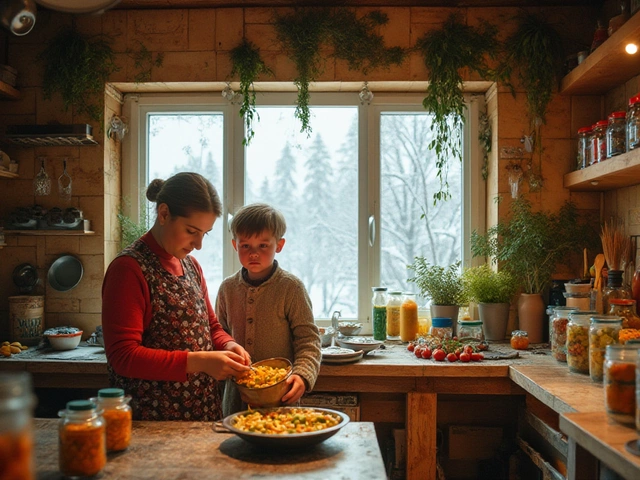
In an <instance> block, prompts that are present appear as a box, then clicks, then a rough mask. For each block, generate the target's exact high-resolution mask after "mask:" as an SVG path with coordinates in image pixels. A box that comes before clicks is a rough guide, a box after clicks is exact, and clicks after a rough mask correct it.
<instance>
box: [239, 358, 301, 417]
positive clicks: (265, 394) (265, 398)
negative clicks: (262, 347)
mask: <svg viewBox="0 0 640 480" xmlns="http://www.w3.org/2000/svg"><path fill="white" fill-rule="evenodd" d="M252 367H253V368H252V369H251V370H249V371H247V372H246V373H245V374H243V375H242V376H239V377H237V378H235V379H234V381H235V383H236V385H237V387H238V391H239V392H240V398H241V399H242V401H243V402H245V403H246V404H247V405H250V406H252V407H277V406H279V405H281V404H282V402H281V401H280V400H281V399H282V397H283V396H284V395H285V394H286V393H287V392H288V391H289V389H290V386H289V385H288V384H287V383H286V380H287V378H289V376H290V375H291V371H292V368H293V367H292V365H291V362H290V361H289V360H288V359H286V358H279V357H275V358H268V359H266V360H261V361H259V362H255V363H254V364H253V365H252Z"/></svg>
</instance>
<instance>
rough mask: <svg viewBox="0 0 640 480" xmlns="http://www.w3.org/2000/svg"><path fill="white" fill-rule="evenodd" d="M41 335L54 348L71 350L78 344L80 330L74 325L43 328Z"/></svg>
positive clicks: (80, 336)
mask: <svg viewBox="0 0 640 480" xmlns="http://www.w3.org/2000/svg"><path fill="white" fill-rule="evenodd" d="M43 335H44V337H45V338H46V339H47V340H48V341H49V344H50V345H51V348H53V349H54V350H73V349H74V348H76V347H77V346H78V345H79V344H80V339H81V338H82V330H80V329H79V328H76V327H55V328H49V329H47V330H45V332H44V334H43Z"/></svg>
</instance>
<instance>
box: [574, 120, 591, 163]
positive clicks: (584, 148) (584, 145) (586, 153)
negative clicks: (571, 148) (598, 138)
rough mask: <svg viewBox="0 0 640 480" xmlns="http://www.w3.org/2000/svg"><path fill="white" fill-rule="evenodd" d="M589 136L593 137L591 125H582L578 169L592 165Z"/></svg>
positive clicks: (579, 138) (579, 136) (579, 135)
mask: <svg viewBox="0 0 640 480" xmlns="http://www.w3.org/2000/svg"><path fill="white" fill-rule="evenodd" d="M589 137H591V127H582V128H580V129H579V130H578V158H577V163H576V170H581V169H583V168H587V167H588V166H589V165H591V148H590V145H589Z"/></svg>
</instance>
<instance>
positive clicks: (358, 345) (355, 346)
mask: <svg viewBox="0 0 640 480" xmlns="http://www.w3.org/2000/svg"><path fill="white" fill-rule="evenodd" d="M336 342H338V345H340V346H341V347H344V348H350V349H352V350H362V351H363V352H364V354H365V355H366V354H367V353H369V352H372V351H373V350H376V349H378V348H380V345H382V344H383V343H384V342H382V341H381V340H374V339H372V338H366V337H349V338H337V339H336Z"/></svg>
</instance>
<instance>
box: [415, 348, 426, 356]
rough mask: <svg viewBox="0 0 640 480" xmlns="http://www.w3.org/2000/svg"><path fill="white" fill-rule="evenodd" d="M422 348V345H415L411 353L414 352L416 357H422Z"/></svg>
mask: <svg viewBox="0 0 640 480" xmlns="http://www.w3.org/2000/svg"><path fill="white" fill-rule="evenodd" d="M423 350H424V348H423V347H416V348H415V349H414V350H413V353H414V355H415V356H416V357H418V358H422V351H423Z"/></svg>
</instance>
